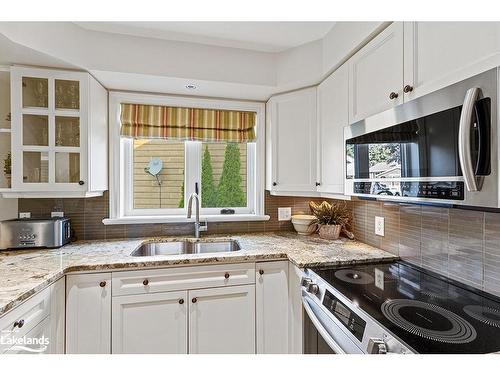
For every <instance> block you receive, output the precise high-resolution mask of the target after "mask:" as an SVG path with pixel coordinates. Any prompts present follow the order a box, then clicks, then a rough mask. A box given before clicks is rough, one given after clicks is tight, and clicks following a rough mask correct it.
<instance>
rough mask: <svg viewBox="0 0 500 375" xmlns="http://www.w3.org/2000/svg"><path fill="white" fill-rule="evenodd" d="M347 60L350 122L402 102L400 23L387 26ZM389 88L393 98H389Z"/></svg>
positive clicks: (401, 29)
mask: <svg viewBox="0 0 500 375" xmlns="http://www.w3.org/2000/svg"><path fill="white" fill-rule="evenodd" d="M348 64H349V87H350V90H349V96H350V103H349V108H350V110H349V122H350V123H353V122H356V121H359V120H362V119H364V118H366V117H368V116H370V115H373V114H376V113H378V112H382V111H384V110H386V109H389V108H391V107H393V106H395V105H398V104H400V103H402V102H403V86H402V85H403V23H402V22H395V23H393V24H392V25H390V26H389V27H387V29H385V30H384V31H383V32H382V33H380V34H379V35H378V36H376V37H375V38H374V39H373V40H372V41H371V42H370V43H368V44H367V45H366V46H365V47H363V48H362V49H361V50H360V51H359V52H357V53H356V54H355V55H354V56H353V57H352V58H351V59H350V60H349V62H348ZM392 92H394V93H395V94H397V95H398V96H397V98H395V99H391V98H390V94H391V93H392Z"/></svg>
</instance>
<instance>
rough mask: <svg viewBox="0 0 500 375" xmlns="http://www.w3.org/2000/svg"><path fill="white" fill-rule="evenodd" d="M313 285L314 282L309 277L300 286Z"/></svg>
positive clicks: (304, 278) (303, 279)
mask: <svg viewBox="0 0 500 375" xmlns="http://www.w3.org/2000/svg"><path fill="white" fill-rule="evenodd" d="M310 283H312V280H311V279H310V278H308V277H303V278H302V281H301V282H300V285H302V286H303V287H306V288H307V287H308V286H309V284H310Z"/></svg>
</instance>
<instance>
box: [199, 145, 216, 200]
mask: <svg viewBox="0 0 500 375" xmlns="http://www.w3.org/2000/svg"><path fill="white" fill-rule="evenodd" d="M201 206H202V207H217V188H216V186H215V183H214V173H213V169H212V157H211V156H210V151H208V146H205V151H204V152H203V160H202V162H201Z"/></svg>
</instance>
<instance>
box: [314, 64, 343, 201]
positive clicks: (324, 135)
mask: <svg viewBox="0 0 500 375" xmlns="http://www.w3.org/2000/svg"><path fill="white" fill-rule="evenodd" d="M348 75H349V74H348V69H347V66H346V65H345V64H344V65H343V66H341V67H340V68H339V69H338V70H336V71H335V72H334V73H333V74H332V75H331V76H330V77H328V78H327V79H326V80H325V81H323V82H322V83H321V84H320V85H319V87H318V113H319V137H318V146H319V150H320V155H319V163H318V165H319V171H318V173H319V176H320V177H319V182H320V183H321V185H320V186H319V189H318V190H319V191H321V192H323V193H331V194H344V176H345V173H344V170H345V168H344V166H345V161H344V155H345V147H344V127H345V126H347V125H348V124H349V115H348V111H349V108H348V107H349V105H348V91H349V88H348Z"/></svg>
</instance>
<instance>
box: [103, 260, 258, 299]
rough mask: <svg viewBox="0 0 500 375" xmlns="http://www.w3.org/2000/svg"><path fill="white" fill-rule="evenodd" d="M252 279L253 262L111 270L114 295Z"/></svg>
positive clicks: (249, 281)
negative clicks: (139, 269) (142, 269)
mask: <svg viewBox="0 0 500 375" xmlns="http://www.w3.org/2000/svg"><path fill="white" fill-rule="evenodd" d="M254 283H255V264H254V263H240V264H218V265H214V266H192V267H178V268H167V269H155V270H144V271H123V272H113V282H112V288H113V295H114V296H122V295H128V294H142V293H155V292H168V291H173V290H186V289H198V288H211V287H219V286H230V285H243V284H254Z"/></svg>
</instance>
